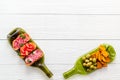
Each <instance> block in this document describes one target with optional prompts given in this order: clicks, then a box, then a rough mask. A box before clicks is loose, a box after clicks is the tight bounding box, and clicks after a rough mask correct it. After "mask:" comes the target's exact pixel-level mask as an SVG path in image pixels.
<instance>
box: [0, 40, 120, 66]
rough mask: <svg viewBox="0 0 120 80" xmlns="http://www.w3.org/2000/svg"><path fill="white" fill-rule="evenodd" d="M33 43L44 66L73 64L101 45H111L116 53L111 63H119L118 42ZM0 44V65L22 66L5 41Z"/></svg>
mask: <svg viewBox="0 0 120 80" xmlns="http://www.w3.org/2000/svg"><path fill="white" fill-rule="evenodd" d="M35 42H36V43H37V44H38V45H39V46H40V47H41V49H42V50H43V51H44V53H45V62H46V64H65V65H66V64H68V65H69V64H74V63H75V61H76V60H77V58H78V57H79V56H81V55H83V54H85V53H87V52H88V51H90V50H92V49H94V48H96V47H98V46H99V45H100V44H102V43H110V44H111V45H113V47H114V48H115V50H116V53H117V56H116V59H115V61H114V62H113V63H120V58H119V56H120V54H119V53H120V49H119V44H120V41H119V40H35ZM0 43H1V44H0V46H1V48H0V52H1V54H0V64H15V65H17V64H18V65H23V64H24V62H23V61H22V59H20V58H19V57H18V55H17V54H16V52H15V51H14V50H12V48H11V47H10V45H9V44H8V42H7V41H6V40H1V41H0ZM4 61H6V62H4Z"/></svg>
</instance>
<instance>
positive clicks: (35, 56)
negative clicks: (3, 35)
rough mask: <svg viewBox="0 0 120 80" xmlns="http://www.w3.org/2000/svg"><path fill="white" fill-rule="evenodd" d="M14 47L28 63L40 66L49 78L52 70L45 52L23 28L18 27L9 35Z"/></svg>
mask: <svg viewBox="0 0 120 80" xmlns="http://www.w3.org/2000/svg"><path fill="white" fill-rule="evenodd" d="M7 38H8V41H9V43H10V45H11V46H12V48H13V49H14V50H15V51H16V52H17V53H18V55H19V56H20V58H22V59H23V60H24V62H25V63H26V65H28V66H33V67H38V68H40V69H41V70H42V71H43V72H44V73H45V74H46V75H47V76H48V77H49V78H50V77H52V75H53V74H52V72H51V71H50V70H49V69H48V68H47V66H46V65H45V63H44V62H45V61H44V53H43V51H42V50H41V49H40V48H39V47H38V46H37V44H36V43H35V42H34V41H33V40H32V39H31V37H30V36H29V35H28V34H27V33H26V32H25V31H24V30H23V29H22V28H16V29H14V30H13V31H12V32H10V33H9V34H8V35H7Z"/></svg>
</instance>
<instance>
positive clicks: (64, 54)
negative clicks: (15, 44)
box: [0, 0, 120, 80]
mask: <svg viewBox="0 0 120 80" xmlns="http://www.w3.org/2000/svg"><path fill="white" fill-rule="evenodd" d="M15 27H22V28H24V29H25V30H26V31H27V32H28V33H29V34H30V35H31V37H32V38H33V39H34V40H35V42H36V43H37V44H38V45H39V46H40V47H41V49H42V50H43V51H44V52H45V62H46V65H47V66H48V67H49V69H50V70H51V71H52V72H53V74H54V76H53V78H52V79H51V80H64V78H63V76H62V73H63V72H65V71H67V70H68V69H70V68H72V67H73V64H74V63H75V61H76V60H77V58H78V57H79V56H81V55H82V54H84V53H86V52H88V51H89V50H91V49H93V48H95V47H97V46H99V45H100V44H102V43H109V44H111V45H113V47H114V48H115V50H116V52H117V56H116V59H115V61H114V62H113V63H111V64H109V65H108V67H106V68H103V69H100V70H97V71H95V72H93V73H91V74H90V75H87V76H83V75H75V76H73V77H71V78H69V79H68V80H120V28H119V27H120V1H119V0H20V1H18V0H0V80H49V79H48V78H47V77H46V76H45V75H44V73H42V71H41V70H39V69H36V68H32V67H29V66H26V65H25V64H24V62H23V61H22V60H21V59H20V58H19V57H18V56H17V54H16V53H15V51H13V50H12V48H11V47H10V45H9V44H8V42H7V39H6V36H7V34H8V33H9V32H10V31H11V30H13V29H14V28H15Z"/></svg>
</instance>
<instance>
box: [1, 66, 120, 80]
mask: <svg viewBox="0 0 120 80" xmlns="http://www.w3.org/2000/svg"><path fill="white" fill-rule="evenodd" d="M72 66H73V65H48V67H49V69H50V70H51V71H52V72H53V73H54V76H53V78H52V79H50V80H64V79H63V76H62V74H63V72H65V71H66V70H68V69H70V68H72ZM119 68H120V64H110V65H109V66H108V67H106V68H102V69H100V70H97V71H95V72H93V73H91V74H89V75H86V76H84V75H74V76H72V77H71V78H70V80H85V79H87V80H91V79H92V80H101V79H106V80H113V79H114V80H119V76H120V70H119ZM0 75H1V76H2V77H0V80H8V79H9V80H49V79H48V78H47V77H46V76H45V75H44V73H43V72H42V71H41V70H39V69H37V68H35V69H34V68H33V67H28V66H25V65H0Z"/></svg>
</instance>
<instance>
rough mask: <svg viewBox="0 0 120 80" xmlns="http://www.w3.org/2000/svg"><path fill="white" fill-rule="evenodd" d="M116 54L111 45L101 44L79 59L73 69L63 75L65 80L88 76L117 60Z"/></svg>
mask: <svg viewBox="0 0 120 80" xmlns="http://www.w3.org/2000/svg"><path fill="white" fill-rule="evenodd" d="M115 56H116V52H115V50H114V48H113V47H112V46H111V45H109V44H101V45H100V47H98V48H95V49H93V50H91V51H89V52H88V53H86V54H84V55H83V56H81V57H79V58H78V60H77V61H76V63H75V65H74V67H73V68H71V69H70V70H68V71H67V72H64V73H63V76H64V78H65V79H67V78H69V77H71V76H72V75H75V74H82V75H86V74H89V73H91V72H93V71H95V70H98V69H100V68H102V67H107V64H108V63H110V62H112V61H113V60H114V59H115Z"/></svg>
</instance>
